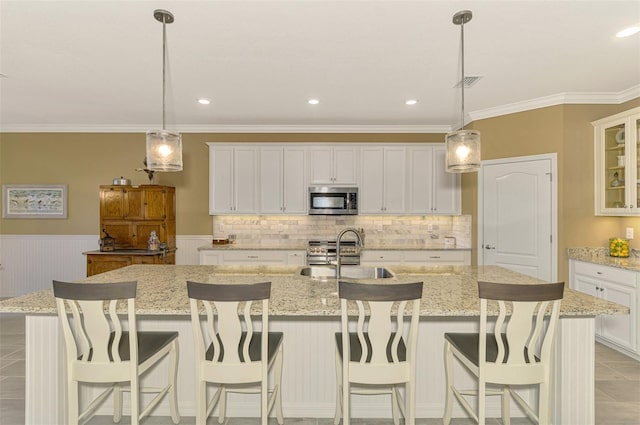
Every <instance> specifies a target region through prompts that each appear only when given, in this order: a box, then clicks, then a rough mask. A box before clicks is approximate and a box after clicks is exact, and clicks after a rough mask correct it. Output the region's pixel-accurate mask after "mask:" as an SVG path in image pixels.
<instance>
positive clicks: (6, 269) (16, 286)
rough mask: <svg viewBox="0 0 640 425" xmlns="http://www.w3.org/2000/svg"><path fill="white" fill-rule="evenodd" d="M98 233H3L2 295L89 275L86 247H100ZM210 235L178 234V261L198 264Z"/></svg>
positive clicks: (0, 260) (0, 248)
mask: <svg viewBox="0 0 640 425" xmlns="http://www.w3.org/2000/svg"><path fill="white" fill-rule="evenodd" d="M98 239H99V236H98V235H0V297H16V296H19V295H24V294H28V293H30V292H34V291H40V290H43V289H48V288H50V287H51V281H52V280H54V279H56V280H69V281H71V280H77V279H82V278H83V277H85V276H86V275H87V266H86V258H85V256H84V255H82V253H83V252H85V251H93V250H97V249H99V246H98ZM207 243H211V236H178V237H176V245H177V247H178V251H176V264H185V265H186V264H198V249H197V248H198V247H199V246H202V245H205V244H207Z"/></svg>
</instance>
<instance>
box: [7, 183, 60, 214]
mask: <svg viewBox="0 0 640 425" xmlns="http://www.w3.org/2000/svg"><path fill="white" fill-rule="evenodd" d="M2 218H67V185H66V184H3V185H2Z"/></svg>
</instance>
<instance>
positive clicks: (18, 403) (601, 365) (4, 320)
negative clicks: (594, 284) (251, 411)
mask: <svg viewBox="0 0 640 425" xmlns="http://www.w3.org/2000/svg"><path fill="white" fill-rule="evenodd" d="M595 411H596V424H598V425H638V424H640V362H637V361H635V360H632V359H630V358H628V357H626V356H624V355H622V354H620V353H618V352H616V351H614V350H611V349H609V348H607V347H605V346H604V345H601V344H596V406H595ZM127 423H129V422H128V420H127V418H123V420H122V421H121V422H120V424H127ZM171 423H172V422H171V420H170V419H169V418H147V419H145V420H144V421H143V425H164V424H171ZM180 423H181V424H184V425H192V424H194V423H195V421H194V418H193V417H185V418H183V419H182V421H181V422H180ZM208 423H210V424H217V423H218V422H217V420H216V419H215V418H210V420H209V421H208ZM226 423H227V424H229V425H257V424H259V421H258V420H257V419H239V418H234V419H229V420H228V421H227V422H226ZM269 423H270V424H276V423H277V422H276V421H275V420H271V421H269ZM285 423H286V424H287V425H331V424H333V420H332V419H306V418H305V419H299V418H295V419H293V418H292V419H286V418H285ZM352 423H353V424H354V425H382V424H389V423H391V421H390V420H388V419H360V420H354V421H352ZM416 423H417V424H418V425H436V424H441V423H442V420H441V419H439V418H437V419H420V420H418V421H416ZM471 423H472V422H471V421H470V420H468V419H455V420H453V421H452V424H453V425H463V424H465V425H466V424H471ZM500 423H502V421H501V420H498V419H491V420H489V421H487V424H488V425H498V424H500ZM511 423H512V424H514V425H524V424H530V423H531V422H530V421H529V420H527V419H518V420H512V422H511ZM0 424H2V425H21V424H24V317H23V316H21V315H13V314H0ZM89 424H91V425H103V424H113V421H112V419H111V418H110V417H96V418H93V419H92V420H91V421H90V422H89ZM27 425H30V424H27ZM563 425H579V424H563Z"/></svg>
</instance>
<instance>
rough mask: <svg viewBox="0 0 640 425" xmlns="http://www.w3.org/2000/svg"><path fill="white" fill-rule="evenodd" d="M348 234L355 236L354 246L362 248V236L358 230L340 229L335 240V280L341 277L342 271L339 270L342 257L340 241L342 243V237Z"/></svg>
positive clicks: (351, 228)
mask: <svg viewBox="0 0 640 425" xmlns="http://www.w3.org/2000/svg"><path fill="white" fill-rule="evenodd" d="M349 232H351V233H353V234H354V235H356V245H357V246H358V247H362V235H361V234H360V231H358V229H355V228H353V227H347V228H346V229H342V230H341V231H340V233H338V237H337V238H336V278H337V279H340V278H341V277H342V270H341V268H342V256H341V253H340V241H342V237H343V236H344V235H345V234H346V233H349Z"/></svg>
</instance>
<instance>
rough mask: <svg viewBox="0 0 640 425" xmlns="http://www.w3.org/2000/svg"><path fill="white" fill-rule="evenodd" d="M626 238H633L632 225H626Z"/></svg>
mask: <svg viewBox="0 0 640 425" xmlns="http://www.w3.org/2000/svg"><path fill="white" fill-rule="evenodd" d="M627 239H633V227H627Z"/></svg>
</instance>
